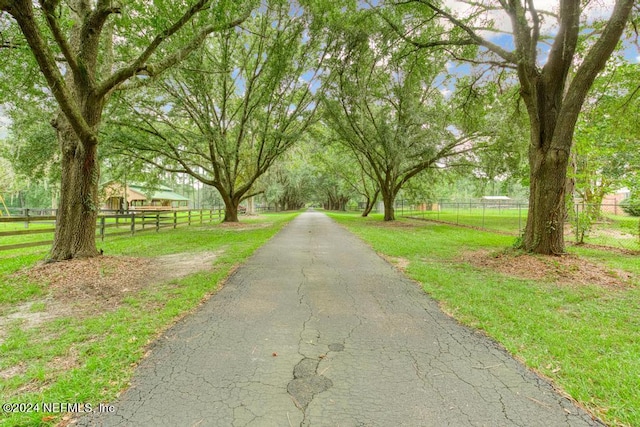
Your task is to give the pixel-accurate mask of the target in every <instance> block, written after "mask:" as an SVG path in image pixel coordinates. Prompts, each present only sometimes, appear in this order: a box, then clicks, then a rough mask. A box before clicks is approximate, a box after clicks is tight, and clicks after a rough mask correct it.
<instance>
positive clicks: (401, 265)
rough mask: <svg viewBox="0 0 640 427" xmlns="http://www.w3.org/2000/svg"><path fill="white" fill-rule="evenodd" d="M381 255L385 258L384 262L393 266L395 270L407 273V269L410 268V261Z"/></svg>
mask: <svg viewBox="0 0 640 427" xmlns="http://www.w3.org/2000/svg"><path fill="white" fill-rule="evenodd" d="M379 255H380V256H381V257H382V258H384V260H385V261H387V262H388V263H389V264H391V265H393V266H394V267H395V268H397V269H398V270H400V271H402V272H404V271H406V270H407V267H409V264H410V261H409V260H408V259H406V258H402V257H393V256H388V255H385V254H382V253H380V254H379Z"/></svg>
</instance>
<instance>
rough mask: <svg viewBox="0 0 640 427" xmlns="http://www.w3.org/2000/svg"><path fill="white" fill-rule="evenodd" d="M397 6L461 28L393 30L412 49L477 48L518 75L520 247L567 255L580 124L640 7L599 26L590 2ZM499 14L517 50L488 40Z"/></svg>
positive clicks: (421, 1)
mask: <svg viewBox="0 0 640 427" xmlns="http://www.w3.org/2000/svg"><path fill="white" fill-rule="evenodd" d="M398 3H402V5H406V4H407V3H411V4H415V5H417V6H418V10H421V9H422V10H425V9H426V10H428V11H429V13H430V23H431V24H432V23H433V22H434V21H438V20H439V19H442V20H444V21H446V22H448V23H449V24H450V25H451V26H452V28H454V29H455V31H449V32H448V33H447V34H440V35H439V39H438V40H434V39H428V38H424V37H422V35H421V34H420V31H419V30H416V29H415V28H408V27H407V28H402V26H401V25H394V26H395V28H396V30H398V32H400V33H401V34H402V35H403V36H404V38H405V39H406V40H408V41H410V42H411V43H412V44H413V45H415V46H418V47H425V48H433V47H434V46H438V47H442V46H447V45H451V46H453V45H460V44H464V45H470V44H473V45H477V46H480V47H481V52H482V53H483V54H484V55H485V57H484V58H481V60H483V61H486V62H487V63H491V64H494V65H498V66H502V67H507V68H511V69H514V70H515V71H516V74H517V78H518V81H519V83H520V95H521V97H522V99H523V101H524V103H525V105H526V108H527V112H528V115H529V122H530V130H531V133H530V143H529V166H530V195H529V215H528V217H527V225H526V228H525V232H524V236H523V240H522V246H523V248H524V249H525V250H527V251H531V252H535V253H540V254H549V255H550V254H560V253H563V252H564V221H565V216H566V197H565V196H566V195H565V187H566V178H567V167H568V163H569V159H570V154H571V149H572V144H573V133H574V129H575V125H576V121H577V119H578V115H579V113H580V110H581V108H582V105H583V103H584V100H585V98H586V97H587V94H588V92H589V90H590V88H591V86H592V84H593V82H594V80H595V78H596V76H597V75H598V73H599V72H600V71H601V70H602V69H603V68H604V66H605V64H606V61H607V60H608V58H609V57H610V55H611V54H612V52H613V51H614V50H615V48H616V46H617V44H618V42H619V40H620V38H621V35H622V33H623V31H624V28H625V26H626V23H627V22H628V21H629V19H630V16H631V13H632V9H633V7H634V4H636V5H637V3H636V1H634V0H616V1H615V4H614V6H613V9H612V10H611V14H610V16H609V18H608V19H607V20H606V21H604V22H597V23H595V24H594V22H593V20H590V19H589V18H588V17H587V16H586V11H585V8H584V5H585V2H583V1H578V0H560V1H559V2H558V6H557V9H555V10H539V9H538V8H537V7H536V4H535V2H534V1H533V0H499V1H488V0H481V1H476V2H467V1H460V2H456V3H455V5H456V6H457V5H461V6H463V8H465V9H466V12H465V14H464V16H461V15H458V14H456V13H455V12H454V11H452V10H451V9H450V8H447V7H446V6H444V5H443V3H442V2H437V1H433V0H409V1H402V2H398ZM496 11H500V12H502V13H503V14H506V17H508V20H509V22H510V30H509V31H508V32H509V33H510V34H511V38H510V39H511V40H512V42H513V43H512V44H513V46H514V48H513V49H509V48H507V47H505V44H504V43H503V44H499V43H496V42H495V41H492V39H491V38H490V37H489V36H488V34H491V33H488V32H487V31H486V30H493V31H494V32H493V34H494V35H495V34H500V33H501V32H504V29H500V28H497V27H496V26H494V25H491V20H490V19H491V17H495V16H496V15H495V13H496ZM549 22H552V23H555V24H556V26H555V28H554V30H553V31H548V28H547V29H545V25H548V23H549ZM431 24H430V25H431ZM581 42H583V43H585V44H586V45H588V49H587V50H586V51H585V53H581V50H580V49H578V47H579V44H580V43H581ZM546 46H550V48H549V49H546ZM543 53H548V54H547V55H544V54H543ZM471 61H472V62H477V61H478V58H472V59H471Z"/></svg>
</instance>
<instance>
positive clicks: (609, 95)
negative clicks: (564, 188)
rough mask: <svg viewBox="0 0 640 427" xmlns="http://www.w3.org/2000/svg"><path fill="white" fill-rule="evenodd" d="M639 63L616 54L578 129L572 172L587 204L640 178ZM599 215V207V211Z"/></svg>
mask: <svg viewBox="0 0 640 427" xmlns="http://www.w3.org/2000/svg"><path fill="white" fill-rule="evenodd" d="M639 69H640V64H629V63H627V62H625V61H624V60H622V59H620V58H617V59H616V60H613V61H611V62H610V63H609V65H608V67H607V69H606V70H605V72H603V73H602V74H601V75H600V76H599V77H598V78H597V79H596V81H595V83H594V86H593V88H592V90H591V94H590V98H589V99H588V101H587V103H586V105H585V107H584V109H583V111H582V113H581V114H580V117H579V121H578V123H577V125H576V132H575V138H574V140H575V149H574V151H573V153H574V154H573V156H574V161H573V165H572V167H570V168H569V175H570V176H571V177H572V178H574V181H575V191H576V193H577V194H578V196H579V197H580V198H581V199H582V200H584V202H586V203H588V204H595V205H597V210H598V211H599V205H600V204H601V203H602V199H603V197H604V196H605V195H606V194H607V193H610V192H612V191H614V190H617V189H618V188H620V187H623V186H629V187H633V186H634V183H635V182H638V179H639V178H638V165H640V132H639V129H638V126H637V123H638V121H639V120H640V98H639V97H638V96H637V95H636V92H637V76H638V72H639V71H640V70H639ZM598 214H599V212H598Z"/></svg>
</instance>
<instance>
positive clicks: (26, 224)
mask: <svg viewBox="0 0 640 427" xmlns="http://www.w3.org/2000/svg"><path fill="white" fill-rule="evenodd" d="M24 216H25V218H26V221H25V223H24V228H29V209H25V210H24Z"/></svg>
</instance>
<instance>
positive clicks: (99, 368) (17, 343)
mask: <svg viewBox="0 0 640 427" xmlns="http://www.w3.org/2000/svg"><path fill="white" fill-rule="evenodd" d="M295 215H296V213H286V214H269V215H263V216H261V217H259V218H257V219H243V220H242V224H243V225H241V226H235V227H234V226H232V227H227V226H222V225H207V226H204V227H194V226H192V227H189V228H186V227H185V228H179V229H176V230H163V231H160V232H159V233H155V232H150V233H145V234H140V235H137V236H135V237H133V238H132V237H118V238H113V239H110V240H108V241H105V242H98V247H99V248H102V249H103V250H104V252H105V254H108V255H127V256H143V257H151V256H157V255H165V254H174V253H182V252H189V253H196V255H195V256H197V252H204V251H207V252H212V251H213V252H219V253H220V256H219V257H218V258H217V259H216V260H215V261H214V263H213V269H212V270H210V271H207V272H200V273H196V274H192V275H190V276H187V277H185V278H183V279H179V280H174V281H172V282H171V283H167V284H166V285H162V286H154V287H153V288H152V289H148V290H142V291H140V292H138V293H135V294H133V295H131V296H129V297H128V298H127V299H126V300H125V303H124V304H122V305H121V306H120V307H118V308H117V309H116V310H108V309H106V308H105V310H104V312H103V313H102V314H99V315H93V316H91V317H85V318H78V317H74V316H72V315H67V316H60V317H57V318H55V319H54V320H52V321H48V322H44V323H42V324H40V325H39V326H36V327H33V328H26V327H25V326H24V324H23V323H22V322H21V321H18V320H16V321H10V322H8V323H4V324H0V329H1V330H2V331H1V332H2V334H0V355H1V357H0V402H1V403H22V404H28V403H31V404H34V403H38V402H60V403H88V404H91V406H92V407H93V408H94V409H95V408H97V407H98V404H99V403H106V402H110V401H112V400H113V399H114V398H115V397H116V396H117V394H118V393H119V392H120V391H121V390H123V389H124V388H126V387H127V384H128V382H129V380H130V378H131V375H132V372H133V370H134V368H135V366H136V364H137V363H138V361H139V360H140V359H141V358H142V357H143V355H144V352H145V349H146V346H147V345H148V344H149V343H150V342H151V341H152V340H154V339H155V338H156V337H157V336H158V334H159V333H160V332H161V331H162V330H164V329H166V328H167V327H169V326H170V325H171V324H172V323H173V322H174V321H175V320H176V319H177V318H179V317H181V316H182V315H184V314H185V313H188V312H189V311H190V310H192V309H194V307H196V306H197V305H198V304H199V303H200V302H201V301H202V300H203V298H205V297H206V296H207V295H209V294H211V293H212V292H214V291H215V290H216V289H217V287H218V286H219V284H220V283H221V282H222V281H223V280H224V279H225V278H226V277H227V276H228V274H229V273H230V272H231V271H232V270H233V268H234V267H236V266H237V265H239V264H240V263H242V262H243V261H244V260H245V259H246V258H247V257H249V256H250V255H251V254H252V253H253V252H254V251H255V250H256V249H257V248H258V247H260V246H261V245H263V244H264V243H265V242H266V241H267V240H268V239H270V238H271V237H272V236H273V235H274V234H275V233H276V232H277V231H279V230H280V229H281V228H282V227H283V226H284V225H285V224H286V223H287V222H288V221H290V220H291V219H293V218H294V217H295ZM2 255H3V258H2V259H1V260H0V315H6V314H8V313H11V312H12V310H14V309H15V307H17V306H18V305H21V304H27V303H34V302H35V303H34V304H33V305H31V307H30V309H29V310H30V311H34V310H35V311H38V310H41V309H43V308H45V306H46V304H47V303H46V302H44V303H43V302H42V299H43V298H44V297H46V296H47V295H49V293H50V292H49V290H48V284H47V283H29V282H28V281H25V280H23V279H20V280H18V279H16V277H15V276H14V275H12V274H13V273H14V272H16V271H18V270H20V269H23V268H28V267H29V266H33V265H34V264H35V263H37V262H38V261H39V260H42V259H44V258H45V256H46V249H43V248H41V249H40V251H39V252H38V251H35V250H34V248H30V249H29V250H28V251H25V253H24V254H21V253H16V252H13V256H12V257H9V256H8V253H4V254H2ZM98 303H99V301H96V304H98ZM68 416H69V414H64V413H45V412H42V410H40V412H31V413H6V412H5V411H0V425H2V426H41V425H55V424H56V423H58V422H60V421H61V420H62V419H63V417H68Z"/></svg>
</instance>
